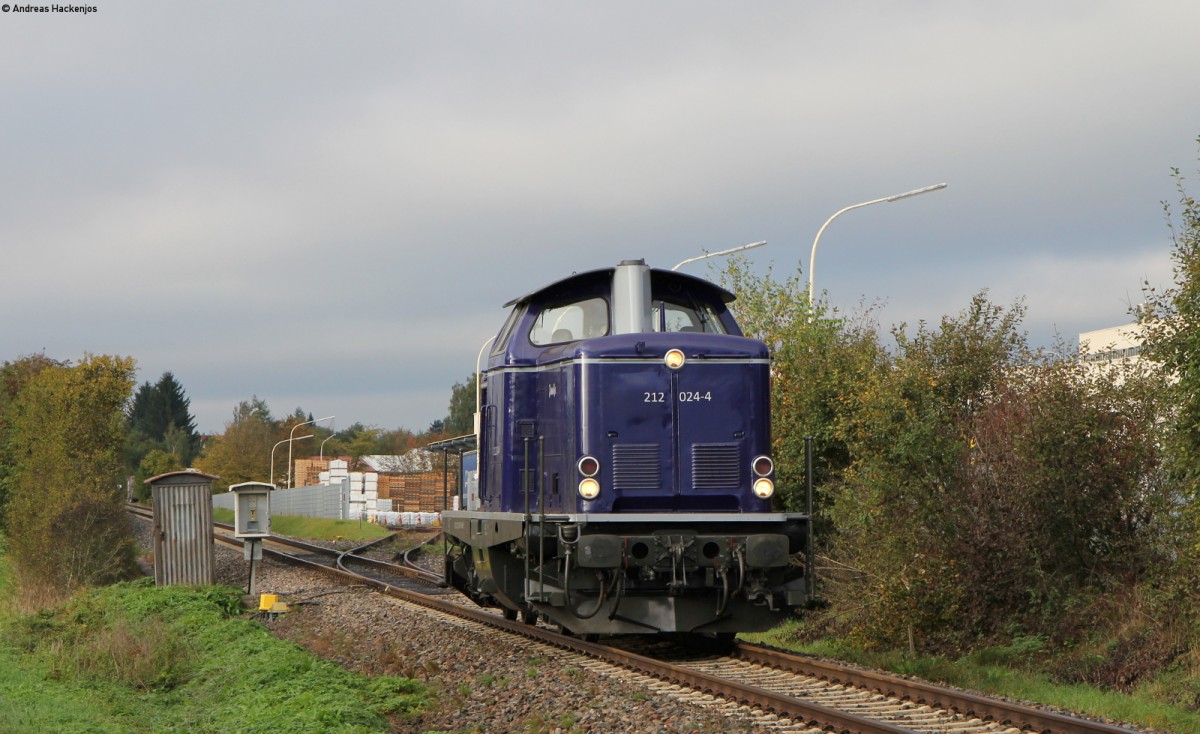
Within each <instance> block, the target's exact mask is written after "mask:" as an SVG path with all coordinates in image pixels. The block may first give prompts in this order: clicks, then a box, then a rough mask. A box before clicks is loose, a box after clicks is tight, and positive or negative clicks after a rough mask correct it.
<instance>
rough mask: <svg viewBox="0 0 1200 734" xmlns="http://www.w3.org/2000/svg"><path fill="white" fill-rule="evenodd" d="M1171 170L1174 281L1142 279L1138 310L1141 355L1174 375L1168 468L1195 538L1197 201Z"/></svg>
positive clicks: (1198, 484)
mask: <svg viewBox="0 0 1200 734" xmlns="http://www.w3.org/2000/svg"><path fill="white" fill-rule="evenodd" d="M1197 143H1198V144H1200V138H1197ZM1171 172H1172V175H1173V176H1174V178H1175V186H1176V190H1177V191H1178V192H1179V207H1180V211H1179V222H1178V223H1176V222H1175V221H1174V217H1173V211H1172V209H1171V205H1170V204H1169V203H1167V202H1164V203H1163V212H1164V214H1165V215H1166V218H1167V224H1168V227H1169V229H1170V232H1171V241H1172V243H1173V245H1174V249H1173V250H1172V252H1171V257H1172V260H1173V261H1174V263H1175V265H1174V267H1173V268H1172V272H1173V274H1174V285H1173V286H1171V287H1169V288H1166V289H1164V290H1161V291H1160V290H1157V289H1156V288H1154V287H1151V286H1150V284H1149V283H1146V284H1144V286H1143V290H1144V293H1145V296H1146V301H1147V306H1148V308H1146V309H1143V310H1142V311H1141V312H1140V314H1139V316H1140V317H1141V320H1142V324H1143V326H1144V327H1145V337H1144V344H1143V353H1144V355H1145V357H1146V358H1148V359H1151V360H1153V361H1155V362H1158V363H1159V364H1161V365H1162V366H1163V369H1164V370H1165V371H1166V372H1168V373H1169V374H1171V375H1172V376H1173V377H1174V382H1173V384H1172V386H1171V387H1170V391H1171V395H1172V399H1173V402H1174V404H1175V406H1176V407H1175V411H1174V413H1173V415H1172V417H1171V433H1170V443H1169V449H1168V450H1169V461H1170V468H1171V472H1172V475H1173V477H1174V479H1175V481H1176V482H1178V483H1179V485H1180V489H1181V495H1182V496H1181V498H1180V501H1181V503H1183V504H1185V506H1187V507H1188V508H1189V510H1188V512H1189V514H1190V516H1191V521H1192V526H1193V532H1194V533H1195V534H1196V536H1197V538H1198V539H1200V360H1197V359H1196V355H1197V354H1200V203H1198V202H1197V201H1196V199H1195V198H1193V197H1192V196H1191V195H1190V194H1189V193H1188V192H1187V189H1186V188H1185V187H1184V184H1183V176H1182V175H1180V173H1179V169H1178V168H1173V169H1171Z"/></svg>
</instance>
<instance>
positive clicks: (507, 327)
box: [492, 306, 525, 354]
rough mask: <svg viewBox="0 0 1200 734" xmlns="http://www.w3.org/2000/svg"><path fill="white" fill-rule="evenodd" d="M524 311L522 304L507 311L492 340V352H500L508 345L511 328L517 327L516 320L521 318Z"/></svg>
mask: <svg viewBox="0 0 1200 734" xmlns="http://www.w3.org/2000/svg"><path fill="white" fill-rule="evenodd" d="M524 313H525V307H524V306H517V307H515V308H513V310H512V311H510V312H509V314H508V318H507V319H505V321H504V326H502V327H500V332H499V333H498V334H496V339H495V341H493V342H492V354H502V353H503V352H504V350H505V348H506V347H508V340H509V339H510V338H511V337H512V333H513V329H515V328H517V322H518V321H520V320H521V315H522V314H524Z"/></svg>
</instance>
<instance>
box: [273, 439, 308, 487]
mask: <svg viewBox="0 0 1200 734" xmlns="http://www.w3.org/2000/svg"><path fill="white" fill-rule="evenodd" d="M312 437H313V435H312V434H311V433H310V434H308V435H307V436H297V437H296V438H285V439H283V440H282V441H280V442H279V443H277V444H275V445H274V446H272V447H271V486H272V487H274V486H275V449H277V448H279V447H280V446H282V445H284V444H285V443H286V444H287V445H288V455H289V456H291V451H292V441H303V440H304V439H306V438H312Z"/></svg>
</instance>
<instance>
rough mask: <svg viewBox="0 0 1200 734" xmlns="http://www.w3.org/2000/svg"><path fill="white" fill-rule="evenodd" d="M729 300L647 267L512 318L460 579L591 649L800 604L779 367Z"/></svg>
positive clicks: (800, 535)
mask: <svg viewBox="0 0 1200 734" xmlns="http://www.w3.org/2000/svg"><path fill="white" fill-rule="evenodd" d="M733 299H734V296H733V294H731V293H729V292H728V291H726V290H724V289H723V288H720V287H718V286H716V285H714V284H712V283H710V282H708V281H706V280H703V279H700V278H696V277H693V276H689V275H684V274H682V273H677V272H672V271H666V270H656V269H651V268H649V267H647V266H646V264H645V262H644V261H641V260H637V261H626V262H622V263H621V264H619V265H617V266H616V267H615V268H605V269H601V270H593V271H590V272H585V273H579V274H576V275H572V276H571V277H569V278H565V279H563V280H560V281H558V282H555V283H552V284H550V285H548V286H546V287H544V288H541V289H540V290H537V291H534V292H533V293H530V294H528V295H525V296H522V297H520V298H517V299H516V300H514V301H511V302H510V303H508V304H507V306H508V307H511V312H510V314H509V316H508V319H507V321H506V322H505V324H504V326H503V327H502V328H501V330H500V332H499V333H498V334H497V336H496V337H495V339H494V340H492V341H491V348H490V350H488V352H487V363H486V367H485V368H484V369H482V371H481V372H480V374H479V408H480V409H479V413H478V414H477V416H476V421H477V427H476V431H477V440H478V446H479V455H478V462H479V463H478V472H479V475H478V477H479V479H478V490H477V493H475V492H472V493H471V495H470V496H469V497H468V498H467V500H466V502H465V506H464V507H463V508H461V509H459V510H456V511H448V512H445V513H444V515H443V528H444V530H445V533H446V535H447V538H448V545H447V548H448V552H447V555H446V578H447V580H448V582H449V583H450V584H451V585H453V586H454V587H456V588H457V589H459V590H460V591H462V592H463V593H464V594H466V595H467V596H469V597H471V598H472V599H474V600H475V601H476V602H477V603H479V604H480V605H484V606H497V607H500V608H501V609H503V610H504V612H505V614H506V616H508V617H509V618H516V617H517V615H518V614H520V615H521V616H522V618H523V619H524V620H525V621H528V622H533V621H535V620H537V619H538V618H539V617H541V618H545V619H547V620H549V621H550V622H552V623H555V624H557V625H558V626H559V627H560V628H562V629H564V630H567V631H570V632H573V633H576V634H581V635H599V634H623V633H659V632H678V633H689V634H698V635H704V636H712V637H728V636H731V635H732V634H733V633H736V632H740V631H755V630H762V629H767V628H769V627H771V626H772V625H774V624H776V623H777V622H778V621H779V620H780V619H781V618H782V617H783V616H784V615H786V614H787V612H788V610H789V609H791V608H792V607H794V606H797V605H799V604H801V603H803V602H804V601H806V599H807V594H808V587H809V585H808V583H807V579H806V578H805V577H804V564H803V563H801V562H800V560H799V554H801V553H802V552H803V550H804V548H805V543H806V540H807V533H808V532H809V519H808V517H807V516H806V515H803V514H790V513H781V512H772V511H771V497H772V495H773V493H774V491H775V485H774V466H773V463H772V460H771V457H770V443H771V441H770V410H769V405H770V398H769V390H770V359H769V356H768V354H767V348H766V345H765V344H763V343H762V342H760V341H757V340H754V339H749V338H746V337H744V336H742V334H741V330H740V329H739V328H738V325H737V323H736V322H735V321H734V319H733V316H732V315H731V314H730V313H729V311H728V310H727V308H726V304H727V303H729V302H731V301H733ZM486 348H487V345H485V349H486ZM481 356H482V354H481Z"/></svg>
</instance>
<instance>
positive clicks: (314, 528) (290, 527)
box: [213, 507, 392, 540]
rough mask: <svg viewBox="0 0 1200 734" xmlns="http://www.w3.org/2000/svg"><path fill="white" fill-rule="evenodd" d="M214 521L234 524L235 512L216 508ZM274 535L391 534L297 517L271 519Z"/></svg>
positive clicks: (378, 528) (357, 524)
mask: <svg viewBox="0 0 1200 734" xmlns="http://www.w3.org/2000/svg"><path fill="white" fill-rule="evenodd" d="M213 519H214V520H216V521H218V522H226V523H232V522H233V510H226V509H224V508H221V507H215V508H213ZM271 532H272V533H275V534H276V535H287V536H290V537H293V538H312V539H315V540H372V539H374V538H382V537H384V536H387V535H391V534H392V531H390V530H388V529H387V528H385V527H383V526H381V525H376V524H375V523H370V522H364V521H359V520H329V519H326V518H321V517H300V516H298V515H271Z"/></svg>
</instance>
